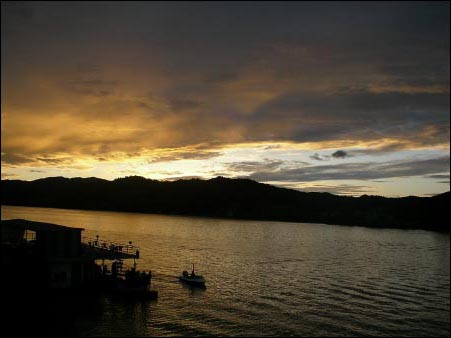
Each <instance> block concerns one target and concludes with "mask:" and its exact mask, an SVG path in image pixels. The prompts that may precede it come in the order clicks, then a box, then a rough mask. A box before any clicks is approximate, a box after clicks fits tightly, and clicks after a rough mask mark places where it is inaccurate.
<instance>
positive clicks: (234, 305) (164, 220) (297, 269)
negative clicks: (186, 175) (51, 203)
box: [1, 206, 450, 336]
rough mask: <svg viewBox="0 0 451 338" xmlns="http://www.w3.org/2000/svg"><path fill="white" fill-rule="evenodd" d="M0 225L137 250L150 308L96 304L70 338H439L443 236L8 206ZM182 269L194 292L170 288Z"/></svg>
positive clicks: (446, 321) (446, 271) (445, 321)
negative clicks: (202, 285) (71, 232)
mask: <svg viewBox="0 0 451 338" xmlns="http://www.w3.org/2000/svg"><path fill="white" fill-rule="evenodd" d="M1 217H2V219H11V218H24V219H29V220H36V221H43V222H50V223H57V224H62V225H67V226H74V227H82V228H84V229H85V231H84V233H83V235H84V236H87V237H95V236H96V235H99V238H100V239H101V240H111V241H119V242H128V241H132V242H133V244H135V245H138V246H139V247H140V253H141V256H140V259H139V260H138V261H137V262H138V269H144V270H152V275H153V279H152V285H153V286H154V288H155V289H157V290H158V291H159V299H158V300H156V301H145V302H127V303H124V302H118V301H115V300H112V299H109V298H107V297H105V298H102V300H101V304H100V306H99V310H98V311H95V313H93V314H86V313H78V314H77V313H76V314H73V316H72V317H71V319H70V321H71V325H72V326H73V327H74V328H75V330H76V332H75V334H76V335H80V336H93V335H95V336H124V335H126V336H131V335H135V336H207V335H218V336H362V335H364V336H369V335H371V336H449V335H450V234H449V233H438V232H432V231H424V230H398V229H374V228H365V227H350V226H335V225H323V224H307V223H285V222H272V221H249V220H229V219H213V218H200V217H182V216H166V215H152V214H139V213H122V212H101V211H83V210H66V209H51V208H30V207H13V206H2V207H1ZM191 263H195V264H196V271H197V273H198V274H202V275H203V276H204V277H205V278H206V285H207V287H206V289H196V288H191V287H187V286H185V285H183V284H181V283H180V282H179V281H178V279H177V276H178V275H179V274H180V273H181V271H182V270H190V269H191Z"/></svg>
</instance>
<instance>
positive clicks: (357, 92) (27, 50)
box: [2, 2, 450, 181]
mask: <svg viewBox="0 0 451 338" xmlns="http://www.w3.org/2000/svg"><path fill="white" fill-rule="evenodd" d="M449 32H450V31H449V4H448V3H447V2H433V3H426V2H409V3H405V2H390V3H386V2H384V3H376V2H370V3H368V4H365V6H362V5H361V4H356V3H352V2H340V3H335V2H263V3H259V4H258V5H257V6H256V5H255V3H253V2H239V3H233V2H214V3H213V2H196V3H183V2H89V3H83V2H67V3H64V5H61V4H57V3H56V4H55V3H52V2H37V3H35V2H4V3H2V152H3V153H6V157H4V156H2V161H3V163H9V164H10V165H11V164H13V163H14V164H16V165H22V164H25V163H30V162H39V163H40V164H41V165H55V166H57V165H61V163H59V161H62V160H61V159H60V157H61V156H68V157H70V156H74V157H77V156H78V157H94V158H97V159H99V161H101V160H102V159H105V161H104V162H106V161H108V160H109V159H112V158H114V159H119V158H120V157H121V156H123V158H126V159H128V158H129V157H128V155H136V156H141V155H142V154H146V155H148V154H149V153H154V154H155V156H154V157H153V158H152V159H151V160H150V161H152V162H153V161H171V160H177V159H208V158H213V157H215V156H217V155H218V152H217V149H218V148H219V147H220V146H223V145H226V144H227V145H233V144H236V143H241V144H242V143H246V142H261V141H264V142H268V141H275V142H278V141H287V142H290V143H300V142H301V143H302V142H307V143H319V144H316V145H315V146H314V149H321V146H322V144H321V143H323V142H328V143H329V145H330V144H333V145H336V147H348V146H343V145H341V143H343V142H348V143H355V144H357V143H358V142H360V141H374V142H375V143H374V144H372V149H369V150H361V151H360V150H359V151H348V150H346V153H347V155H348V156H351V155H353V156H355V155H358V154H366V155H377V154H383V153H386V152H392V151H397V150H400V149H412V148H413V149H414V148H416V147H420V146H421V147H428V146H436V145H443V144H449V138H450V132H449V124H450V118H449V116H450V115H449V106H450V100H449V76H450V68H449V50H450V43H449V41H450V36H449V35H450V34H449ZM149 93H151V95H149ZM25 98H26V99H25ZM30 126H32V127H30ZM198 144H208V145H209V146H206V147H202V148H195V147H196V145H198ZM338 144H340V145H338ZM387 144H388V145H387ZM270 147H271V146H268V148H267V150H271V149H270ZM168 148H171V149H173V150H174V151H167V149H168ZM187 148H192V149H193V150H192V151H191V150H189V151H186V149H187ZM326 148H328V149H330V147H326ZM312 149H313V148H312ZM346 149H347V148H346ZM314 151H315V150H314ZM165 152H166V154H165ZM117 154H128V155H117ZM311 156H312V157H311V158H312V159H314V160H317V161H320V160H321V159H322V160H325V159H329V157H327V156H324V155H322V156H320V155H319V154H313V155H311ZM339 158H342V157H339ZM38 159H40V160H38ZM63 162H64V161H63ZM67 163H69V161H68V162H67ZM320 164H323V163H320ZM398 164H399V163H398ZM346 165H347V167H346V166H344V167H330V166H327V168H328V169H327V170H326V166H319V167H318V169H319V172H318V173H315V172H314V171H313V169H307V168H304V167H302V168H297V167H293V166H289V167H287V166H286V164H280V163H279V164H277V163H275V162H274V163H263V164H261V163H251V161H249V162H248V163H244V164H241V167H240V165H239V164H235V167H236V168H235V169H238V168H241V169H243V171H246V172H252V171H254V169H255V170H256V171H257V173H255V174H253V175H257V176H258V175H265V173H268V175H269V174H271V175H279V176H283V175H285V174H286V175H287V178H286V179H285V180H284V179H281V180H282V181H287V180H291V177H292V176H293V177H295V176H296V177H301V176H302V175H301V174H303V175H304V176H305V177H307V179H315V177H316V176H318V175H320V174H321V175H323V176H327V177H334V175H336V176H337V177H340V176H339V175H338V173H337V172H334V171H333V170H338V171H340V170H344V171H346V170H348V169H349V170H350V173H349V175H351V173H352V172H354V173H355V174H356V177H367V176H371V174H366V175H365V174H364V173H363V172H364V171H368V172H370V173H371V172H373V171H378V170H379V169H381V171H382V172H383V171H384V170H385V171H387V172H388V171H389V170H388V167H381V166H380V165H378V164H374V166H373V167H371V166H370V165H369V164H367V165H365V164H360V167H359V164H357V165H356V166H355V167H350V166H351V165H350V164H346ZM393 165H396V163H393ZM425 166H426V164H421V165H419V167H418V168H419V169H418V173H419V174H422V173H424V167H425ZM276 168H277V169H276ZM422 168H423V169H422ZM231 169H233V168H231ZM392 169H393V172H394V173H397V174H400V175H401V174H403V170H401V169H400V168H399V167H393V168H392ZM310 170H312V171H310ZM331 170H332V171H331ZM414 172H415V170H414V168H410V167H409V170H407V169H405V170H404V174H409V175H410V174H413V173H414ZM432 174H435V172H432ZM375 176H378V175H377V173H376V174H375Z"/></svg>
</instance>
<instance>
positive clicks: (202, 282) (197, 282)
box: [179, 276, 205, 287]
mask: <svg viewBox="0 0 451 338" xmlns="http://www.w3.org/2000/svg"><path fill="white" fill-rule="evenodd" d="M179 280H180V281H181V282H184V283H186V284H189V285H192V286H200V287H205V280H204V279H203V278H196V279H193V278H189V277H185V276H180V277H179Z"/></svg>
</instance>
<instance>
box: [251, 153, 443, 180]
mask: <svg viewBox="0 0 451 338" xmlns="http://www.w3.org/2000/svg"><path fill="white" fill-rule="evenodd" d="M449 167H450V158H449V156H448V157H439V158H434V159H426V160H411V161H395V162H390V163H375V162H373V163H345V164H338V165H318V166H310V167H302V168H297V169H284V170H279V171H267V172H255V173H253V174H251V175H249V178H250V179H254V180H256V181H262V182H267V181H280V182H312V181H320V180H374V179H380V178H394V177H412V176H424V175H429V174H435V173H442V172H446V171H449Z"/></svg>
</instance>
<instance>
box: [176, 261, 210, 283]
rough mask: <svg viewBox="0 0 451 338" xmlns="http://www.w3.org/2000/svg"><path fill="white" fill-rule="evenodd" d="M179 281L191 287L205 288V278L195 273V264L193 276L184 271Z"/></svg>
mask: <svg viewBox="0 0 451 338" xmlns="http://www.w3.org/2000/svg"><path fill="white" fill-rule="evenodd" d="M179 280H180V281H182V282H185V283H187V284H189V285H193V286H201V287H205V279H204V277H203V276H201V275H196V274H195V273H194V264H193V270H192V271H191V274H189V273H188V271H183V273H182V275H181V276H179Z"/></svg>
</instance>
